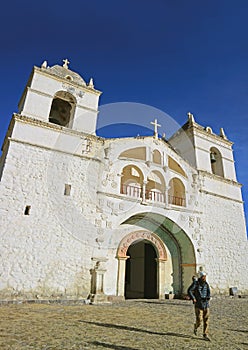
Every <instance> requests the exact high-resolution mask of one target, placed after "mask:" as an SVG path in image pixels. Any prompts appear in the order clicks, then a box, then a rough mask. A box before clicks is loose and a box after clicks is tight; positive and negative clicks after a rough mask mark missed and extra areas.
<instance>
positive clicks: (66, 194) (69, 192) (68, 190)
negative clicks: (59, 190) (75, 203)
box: [64, 184, 71, 196]
mask: <svg viewBox="0 0 248 350" xmlns="http://www.w3.org/2000/svg"><path fill="white" fill-rule="evenodd" d="M70 194H71V185H68V184H65V191H64V195H65V196H70Z"/></svg>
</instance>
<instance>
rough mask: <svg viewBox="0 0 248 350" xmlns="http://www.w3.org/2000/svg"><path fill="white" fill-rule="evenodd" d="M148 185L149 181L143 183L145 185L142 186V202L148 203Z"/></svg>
mask: <svg viewBox="0 0 248 350" xmlns="http://www.w3.org/2000/svg"><path fill="white" fill-rule="evenodd" d="M146 185H147V181H143V184H142V202H145V201H146Z"/></svg>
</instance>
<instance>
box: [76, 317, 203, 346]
mask: <svg viewBox="0 0 248 350" xmlns="http://www.w3.org/2000/svg"><path fill="white" fill-rule="evenodd" d="M79 322H82V323H88V324H92V325H94V326H100V327H107V328H116V329H121V330H125V331H131V332H141V333H147V334H153V335H162V336H165V335H167V336H172V337H178V338H187V339H192V340H203V341H205V340H204V339H201V338H195V337H192V336H189V335H186V334H180V333H174V332H153V331H149V330H146V329H141V328H135V327H129V326H123V325H118V324H112V323H101V322H91V321H82V320H79Z"/></svg>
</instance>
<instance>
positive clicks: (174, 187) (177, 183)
mask: <svg viewBox="0 0 248 350" xmlns="http://www.w3.org/2000/svg"><path fill="white" fill-rule="evenodd" d="M168 200H169V204H173V205H178V206H181V207H185V205H186V201H185V188H184V184H183V183H182V181H181V180H179V179H178V178H173V179H171V180H170V182H169V191H168Z"/></svg>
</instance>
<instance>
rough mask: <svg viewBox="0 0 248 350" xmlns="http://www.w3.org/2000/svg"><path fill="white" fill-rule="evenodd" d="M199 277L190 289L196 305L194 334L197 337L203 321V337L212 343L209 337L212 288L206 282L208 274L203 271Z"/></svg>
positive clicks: (189, 291)
mask: <svg viewBox="0 0 248 350" xmlns="http://www.w3.org/2000/svg"><path fill="white" fill-rule="evenodd" d="M199 276H200V277H199V278H198V280H197V281H196V282H195V283H193V284H192V285H191V286H190V287H189V289H188V293H189V296H190V299H191V300H193V304H194V305H195V316H196V322H195V324H194V334H195V335H197V329H198V327H200V325H201V322H202V320H203V337H204V339H205V340H208V341H210V339H209V337H208V326H209V300H210V288H209V284H208V283H207V281H206V278H207V276H206V273H205V272H203V271H201V272H200V273H199Z"/></svg>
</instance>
